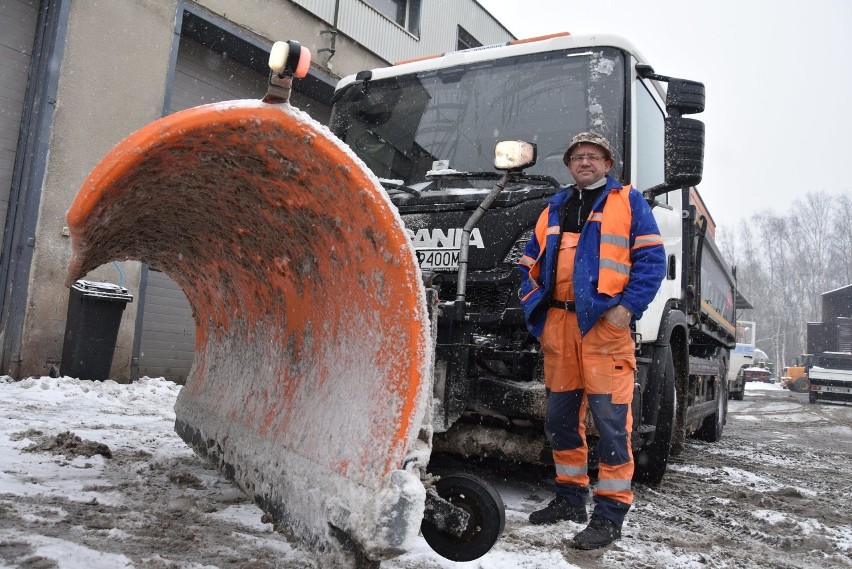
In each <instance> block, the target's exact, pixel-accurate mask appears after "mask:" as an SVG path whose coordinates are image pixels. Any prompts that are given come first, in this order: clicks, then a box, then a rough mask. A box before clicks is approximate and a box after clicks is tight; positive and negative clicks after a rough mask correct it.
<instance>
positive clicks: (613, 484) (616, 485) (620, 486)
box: [596, 478, 630, 492]
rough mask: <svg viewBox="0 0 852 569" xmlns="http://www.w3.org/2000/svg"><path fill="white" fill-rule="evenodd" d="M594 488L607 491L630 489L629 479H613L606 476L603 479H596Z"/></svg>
mask: <svg viewBox="0 0 852 569" xmlns="http://www.w3.org/2000/svg"><path fill="white" fill-rule="evenodd" d="M596 488H597V489H598V490H604V491H608V492H622V491H624V490H630V480H614V479H612V478H606V479H604V480H598V483H597V486H596Z"/></svg>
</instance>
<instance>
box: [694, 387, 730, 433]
mask: <svg viewBox="0 0 852 569" xmlns="http://www.w3.org/2000/svg"><path fill="white" fill-rule="evenodd" d="M726 384H727V382H726V381H717V383H716V387H717V389H718V393H717V394H716V411H715V412H714V413H713V414H712V415H709V416H707V417H705V418H704V422H703V423H702V424H701V428H699V429H698V431H696V432H695V438H697V439H699V440H702V441H707V442H710V443H715V442H719V440H720V439H721V438H722V428H723V427H724V425H725V414H726V413H727V410H728V395H727V394H726V393H725V392H726V391H727V389H726V387H725V386H726Z"/></svg>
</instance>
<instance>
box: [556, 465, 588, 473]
mask: <svg viewBox="0 0 852 569" xmlns="http://www.w3.org/2000/svg"><path fill="white" fill-rule="evenodd" d="M555 467H556V474H557V475H562V476H583V475H584V474H586V473H588V471H589V467H588V466H587V465H585V464H584V465H583V466H569V465H567V464H556V465H555Z"/></svg>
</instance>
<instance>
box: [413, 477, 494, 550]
mask: <svg viewBox="0 0 852 569" xmlns="http://www.w3.org/2000/svg"><path fill="white" fill-rule="evenodd" d="M435 488H436V490H437V491H438V495H439V496H440V497H441V498H443V499H444V500H447V501H448V502H450V503H451V504H453V505H454V506H456V507H459V508H462V509H463V510H465V511H466V512H467V513H468V514H469V515H470V520H469V521H468V524H467V528H465V530H464V532H463V533H462V534H461V535H460V536H455V535H453V534H451V533H449V532H447V531H442V530H440V529H438V528H437V527H435V526H434V525H432V524H431V523H429V522H427V521H424V522H423V524H422V525H421V526H420V532H421V533H422V534H423V538H424V539H425V540H426V543H428V544H429V546H430V547H431V548H432V549H433V550H435V552H436V553H438V554H439V555H440V556H442V557H445V558H447V559H450V560H451V561H473V560H474V559H478V558H479V557H482V556H483V555H485V554H486V553H488V551H489V550H490V549H491V547H492V546H493V545H494V544H495V543H497V540H498V539H500V535H501V534H502V533H503V528H504V527H505V525H506V507H505V506H504V505H503V500H502V499H501V498H500V494H498V493H497V491H496V490H494V488H492V487H491V486H490V485H489V484H488V483H487V482H486V481H484V480H482V479H481V478H479V477H478V476H474V475H472V474H466V473H459V474H451V475H449V476H444V477H442V478H441V480H439V481H438V483H437V484H436V485H435Z"/></svg>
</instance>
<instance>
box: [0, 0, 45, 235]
mask: <svg viewBox="0 0 852 569" xmlns="http://www.w3.org/2000/svg"><path fill="white" fill-rule="evenodd" d="M38 9H39V2H38V0H3V1H2V2H0V235H2V234H3V231H4V230H5V226H6V214H7V213H8V211H9V196H10V194H11V190H12V173H13V171H14V168H15V155H16V150H17V147H18V136H19V135H20V130H21V118H22V114H23V112H24V98H25V96H26V92H27V77H28V75H29V71H30V63H31V61H32V51H33V42H34V40H35V35H36V25H37V24H38Z"/></svg>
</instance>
